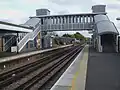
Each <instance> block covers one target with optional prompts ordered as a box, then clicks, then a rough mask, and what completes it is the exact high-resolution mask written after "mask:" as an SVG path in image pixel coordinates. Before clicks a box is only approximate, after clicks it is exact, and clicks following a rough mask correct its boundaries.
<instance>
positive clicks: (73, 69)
mask: <svg viewBox="0 0 120 90" xmlns="http://www.w3.org/2000/svg"><path fill="white" fill-rule="evenodd" d="M87 62H88V45H86V46H85V48H84V49H83V50H82V51H81V52H80V53H79V55H78V56H77V57H76V58H75V60H74V61H73V62H72V64H71V65H70V66H69V67H68V69H67V70H66V71H65V72H64V73H63V75H62V76H61V77H60V78H59V80H58V81H57V82H56V83H55V84H54V86H53V87H52V88H51V90H85V83H86V72H87Z"/></svg>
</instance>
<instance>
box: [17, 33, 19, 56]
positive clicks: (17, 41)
mask: <svg viewBox="0 0 120 90" xmlns="http://www.w3.org/2000/svg"><path fill="white" fill-rule="evenodd" d="M18 38H19V34H18V32H17V54H18V53H19V47H18Z"/></svg>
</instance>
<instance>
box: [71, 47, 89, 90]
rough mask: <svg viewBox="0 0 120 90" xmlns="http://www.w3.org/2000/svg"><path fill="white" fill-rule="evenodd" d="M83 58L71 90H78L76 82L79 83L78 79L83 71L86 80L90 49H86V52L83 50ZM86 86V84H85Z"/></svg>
mask: <svg viewBox="0 0 120 90" xmlns="http://www.w3.org/2000/svg"><path fill="white" fill-rule="evenodd" d="M83 52H84V53H83V57H82V59H81V61H80V66H79V70H78V71H77V72H76V73H75V75H74V78H73V80H72V87H71V89H70V90H77V89H76V81H77V78H78V76H79V74H80V73H81V71H82V70H84V71H85V72H84V73H83V74H84V77H85V79H86V76H85V75H86V71H87V70H86V69H87V65H86V64H87V63H86V62H87V60H88V54H87V53H88V47H85V48H84V50H83ZM86 52H87V53H86ZM84 84H85V83H84Z"/></svg>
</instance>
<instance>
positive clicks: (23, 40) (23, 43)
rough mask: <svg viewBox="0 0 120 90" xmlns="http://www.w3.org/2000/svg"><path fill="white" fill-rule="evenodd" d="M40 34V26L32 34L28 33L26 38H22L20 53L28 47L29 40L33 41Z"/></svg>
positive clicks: (19, 44) (19, 46)
mask: <svg viewBox="0 0 120 90" xmlns="http://www.w3.org/2000/svg"><path fill="white" fill-rule="evenodd" d="M39 32H40V28H39V26H38V27H37V28H36V29H35V30H34V31H33V32H30V33H27V34H26V35H25V36H24V38H22V40H20V42H19V43H18V49H19V52H20V51H21V50H22V48H23V47H24V46H25V45H26V43H27V42H28V41H29V40H33V39H34V38H35V37H36V36H37V35H38V33H39Z"/></svg>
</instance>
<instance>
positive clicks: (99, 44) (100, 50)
mask: <svg viewBox="0 0 120 90" xmlns="http://www.w3.org/2000/svg"><path fill="white" fill-rule="evenodd" d="M98 50H99V52H102V45H101V36H98Z"/></svg>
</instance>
